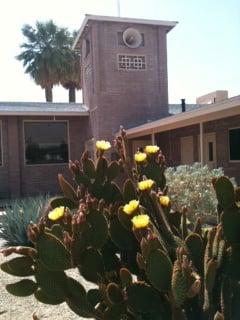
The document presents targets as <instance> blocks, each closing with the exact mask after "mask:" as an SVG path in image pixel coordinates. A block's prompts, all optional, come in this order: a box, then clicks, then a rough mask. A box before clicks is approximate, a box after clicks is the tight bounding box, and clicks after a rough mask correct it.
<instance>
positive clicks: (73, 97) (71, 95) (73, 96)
mask: <svg viewBox="0 0 240 320" xmlns="http://www.w3.org/2000/svg"><path fill="white" fill-rule="evenodd" d="M68 97H69V100H68V101H69V102H76V89H75V88H74V87H70V88H69V89H68Z"/></svg>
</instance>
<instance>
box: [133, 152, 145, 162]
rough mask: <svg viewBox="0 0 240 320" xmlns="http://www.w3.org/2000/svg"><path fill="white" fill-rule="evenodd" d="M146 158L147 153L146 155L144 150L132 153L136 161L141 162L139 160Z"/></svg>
mask: <svg viewBox="0 0 240 320" xmlns="http://www.w3.org/2000/svg"><path fill="white" fill-rule="evenodd" d="M146 158H147V155H146V153H144V152H140V151H138V152H137V153H135V155H134V160H135V161H136V162H137V163H141V162H143V161H145V160H146Z"/></svg>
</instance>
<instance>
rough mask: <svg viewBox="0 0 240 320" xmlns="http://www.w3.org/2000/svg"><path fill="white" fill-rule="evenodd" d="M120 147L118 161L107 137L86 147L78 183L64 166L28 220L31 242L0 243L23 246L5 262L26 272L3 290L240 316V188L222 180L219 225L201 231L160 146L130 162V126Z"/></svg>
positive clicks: (113, 318) (149, 310) (110, 317)
mask: <svg viewBox="0 0 240 320" xmlns="http://www.w3.org/2000/svg"><path fill="white" fill-rule="evenodd" d="M115 147H116V148H117V150H118V153H119V156H120V158H119V160H118V161H113V162H109V161H108V159H107V157H106V155H105V152H106V151H107V150H108V149H109V148H110V143H109V142H107V141H98V142H97V144H96V153H97V161H96V163H94V162H93V161H92V160H91V159H90V158H89V156H88V153H87V152H84V154H83V155H82V157H81V160H80V161H75V162H72V161H70V164H69V170H70V172H71V173H72V175H73V180H74V185H72V184H70V183H69V182H68V181H67V180H66V179H65V178H64V177H63V175H61V174H59V175H58V180H59V185H60V188H61V190H62V196H59V197H55V198H53V199H51V200H50V203H49V209H48V210H47V212H46V213H45V214H44V215H43V216H42V218H41V220H40V222H39V223H38V224H30V225H29V227H28V238H29V240H30V241H31V242H32V244H33V247H29V248H28V247H9V248H3V249H2V250H1V252H2V253H3V254H4V255H5V256H8V255H11V254H12V253H15V254H17V255H18V256H17V257H14V258H13V259H11V260H9V261H7V262H4V263H3V264H2V265H1V270H2V271H3V272H7V273H9V274H10V275H13V276H17V277H20V278H21V279H20V281H16V282H14V283H10V284H8V285H7V286H6V290H7V291H8V292H9V293H10V294H13V295H15V296H20V297H25V296H29V295H34V297H35V298H36V299H37V300H38V301H40V302H42V303H45V304H50V305H57V304H61V303H63V302H65V303H67V305H68V307H69V308H70V309H71V310H72V311H73V312H75V313H76V314H77V315H78V316H79V317H82V318H94V319H98V320H123V319H126V320H128V319H129V320H140V319H141V320H179V319H185V320H193V319H194V320H218V319H219V320H237V319H240V304H239V297H240V285H239V283H240V271H239V270H240V208H239V206H238V203H239V190H238V189H237V190H234V187H233V186H232V184H231V182H230V180H228V179H227V178H226V177H221V178H219V179H217V180H215V181H214V188H215V190H216V195H217V198H218V202H219V205H218V212H219V217H220V223H219V225H218V226H217V227H215V228H212V229H211V230H208V231H204V229H202V226H201V221H200V219H198V220H197V221H196V224H195V226H194V227H193V228H190V227H189V225H188V223H187V220H188V219H187V209H186V208H183V209H182V211H178V212H175V211H173V210H172V209H171V199H169V197H168V195H167V186H166V185H165V184H166V180H165V177H164V170H165V159H164V156H163V154H162V153H161V150H160V148H159V147H158V146H146V148H145V150H141V151H140V150H139V151H138V152H137V153H136V154H135V155H134V163H133V165H132V163H131V158H130V156H129V153H128V144H127V140H126V134H125V132H124V130H122V131H121V135H120V136H119V137H118V138H117V139H116V141H115ZM122 172H124V176H125V177H127V178H126V180H125V182H124V183H123V184H122V187H121V188H120V187H119V185H118V184H117V183H116V179H117V178H118V177H119V175H120V174H121V173H122ZM70 268H75V270H77V272H79V274H80V275H81V276H82V277H84V278H85V279H86V280H87V281H90V282H92V283H94V284H95V285H96V288H95V289H90V290H87V289H86V288H84V286H83V285H82V284H81V283H80V282H79V281H77V280H75V279H73V278H71V277H69V276H68V275H67V272H66V271H67V270H68V269H70ZM28 276H33V279H32V280H29V279H26V278H25V277H28Z"/></svg>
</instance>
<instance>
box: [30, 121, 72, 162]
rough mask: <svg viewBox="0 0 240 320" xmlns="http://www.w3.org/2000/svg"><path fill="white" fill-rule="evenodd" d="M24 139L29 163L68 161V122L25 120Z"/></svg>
mask: <svg viewBox="0 0 240 320" xmlns="http://www.w3.org/2000/svg"><path fill="white" fill-rule="evenodd" d="M24 139H25V163H26V164H27V165H33V164H49V163H66V162H68V123H67V122H63V121H62V122H58V121H56V122H55V121H54V122H50V121H46V122H45V121H44V122H25V123H24Z"/></svg>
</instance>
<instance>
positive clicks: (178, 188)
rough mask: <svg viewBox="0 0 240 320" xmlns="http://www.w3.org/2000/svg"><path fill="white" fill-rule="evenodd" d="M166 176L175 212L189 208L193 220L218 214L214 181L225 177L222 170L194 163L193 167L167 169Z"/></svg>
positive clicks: (182, 166)
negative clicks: (198, 216)
mask: <svg viewBox="0 0 240 320" xmlns="http://www.w3.org/2000/svg"><path fill="white" fill-rule="evenodd" d="M165 175H166V179H167V186H168V195H169V197H170V198H171V202H172V208H173V209H174V210H181V208H182V207H183V206H187V208H188V216H189V217H190V219H193V220H194V217H195V215H197V214H201V215H206V216H208V215H216V214H217V198H216V194H215V191H214V188H213V185H212V179H213V178H218V177H221V176H223V175H224V172H223V170H222V168H218V169H210V168H209V167H208V166H207V165H205V166H201V164H200V163H194V164H193V165H191V166H190V165H181V166H178V167H176V168H173V167H170V168H167V170H166V171H165ZM232 180H233V179H232ZM233 182H234V181H233Z"/></svg>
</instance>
